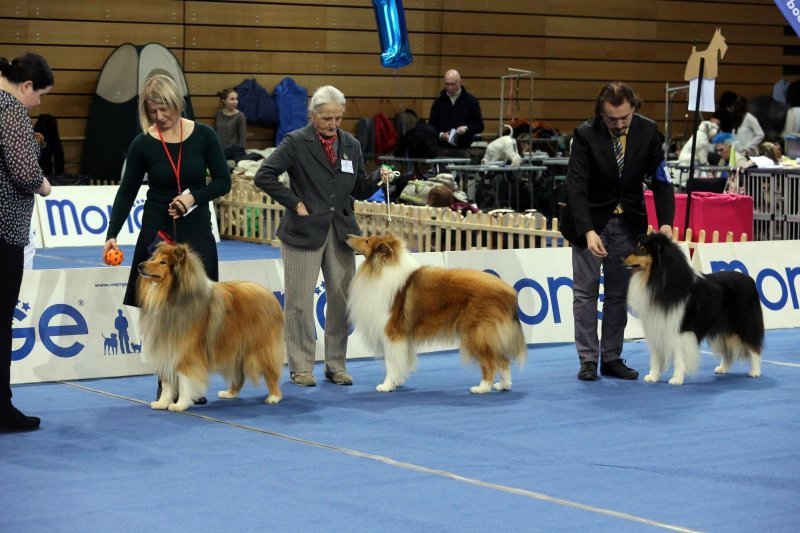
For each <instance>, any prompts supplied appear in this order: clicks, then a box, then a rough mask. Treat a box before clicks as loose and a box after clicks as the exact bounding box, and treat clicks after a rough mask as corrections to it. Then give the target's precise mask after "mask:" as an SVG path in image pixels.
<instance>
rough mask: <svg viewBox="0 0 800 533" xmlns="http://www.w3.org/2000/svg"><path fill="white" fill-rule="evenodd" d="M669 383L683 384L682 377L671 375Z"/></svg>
mask: <svg viewBox="0 0 800 533" xmlns="http://www.w3.org/2000/svg"><path fill="white" fill-rule="evenodd" d="M669 384H670V385H683V378H678V377H675V376H673V377H672V378H670V380H669Z"/></svg>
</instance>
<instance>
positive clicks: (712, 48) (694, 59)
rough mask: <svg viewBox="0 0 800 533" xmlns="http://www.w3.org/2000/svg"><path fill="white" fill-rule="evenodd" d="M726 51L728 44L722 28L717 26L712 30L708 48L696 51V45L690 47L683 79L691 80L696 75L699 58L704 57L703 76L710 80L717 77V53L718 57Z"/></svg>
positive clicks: (722, 55)
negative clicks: (712, 34) (715, 29)
mask: <svg viewBox="0 0 800 533" xmlns="http://www.w3.org/2000/svg"><path fill="white" fill-rule="evenodd" d="M727 51H728V45H727V44H725V37H723V36H722V30H721V29H720V28H717V31H715V32H714V37H712V39H711V43H710V44H709V45H708V48H706V49H705V50H703V51H702V52H698V51H697V47H696V46H693V47H692V55H690V56H689V61H687V62H686V72H684V73H683V79H684V80H686V81H690V80H693V79H695V78H697V77H698V75H699V73H700V58H701V57H702V58H704V59H705V60H706V61H705V67H704V68H703V78H704V79H707V80H710V79H716V78H717V54H718V53H719V58H720V59H722V58H724V57H725V52H727Z"/></svg>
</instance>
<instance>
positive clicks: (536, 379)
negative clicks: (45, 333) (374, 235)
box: [0, 330, 800, 532]
mask: <svg viewBox="0 0 800 533" xmlns="http://www.w3.org/2000/svg"><path fill="white" fill-rule="evenodd" d="M799 337H800V336H799V335H798V332H797V330H776V331H769V332H768V333H767V344H766V350H765V354H764V364H763V370H764V374H763V377H761V378H759V379H751V378H748V377H747V376H746V372H747V368H746V366H745V365H742V364H737V365H735V366H734V367H733V368H732V372H731V374H729V375H726V376H715V375H714V370H713V369H714V366H715V365H716V360H715V359H714V358H713V357H711V356H709V355H706V356H704V358H703V361H702V365H701V369H700V372H699V373H698V374H697V375H696V376H694V377H693V378H690V379H688V380H687V383H686V384H685V385H684V386H682V387H673V386H670V385H668V384H666V383H664V382H662V383H658V384H646V383H644V382H643V381H642V380H641V379H639V380H638V381H632V382H630V381H619V380H613V379H600V380H599V381H597V382H590V383H587V382H581V381H578V380H577V379H576V378H575V373H576V372H577V370H578V362H577V357H576V355H575V352H574V350H575V348H574V345H571V344H568V345H547V346H533V347H531V349H530V356H529V360H528V362H527V364H526V365H525V367H524V368H523V369H521V370H520V369H519V368H514V370H513V371H514V376H513V378H514V390H513V391H511V392H507V393H498V392H493V393H491V394H487V395H483V396H477V395H471V394H470V393H469V387H470V386H471V385H474V384H476V383H477V382H478V380H479V374H480V372H479V369H478V368H477V367H475V366H464V365H462V364H461V361H460V359H459V357H458V355H457V354H456V353H453V352H444V353H437V354H429V355H424V356H422V357H421V359H420V364H419V369H418V371H417V372H416V373H415V374H414V375H412V376H411V378H410V379H409V381H408V382H407V384H406V385H405V386H403V387H401V388H400V389H398V390H397V391H396V392H394V393H388V394H384V393H378V392H375V390H374V387H375V385H376V384H377V383H379V382H380V381H381V380H382V377H383V361H382V360H356V361H351V362H349V363H348V370H349V371H350V372H351V373H352V375H353V377H354V379H355V385H354V386H352V387H338V386H335V385H332V384H330V383H325V382H322V380H321V368H320V367H319V366H318V367H317V369H316V374H317V378H318V379H319V380H320V382H319V384H318V386H317V387H315V388H300V387H296V386H294V385H292V384H291V383H289V382H288V381H287V380H286V376H285V374H284V380H283V393H284V399H283V401H282V402H280V403H279V404H277V405H266V404H264V403H263V399H264V397H265V395H266V390H265V388H264V387H263V385H260V386H258V387H256V386H253V385H248V386H246V387H245V388H244V390H243V391H242V395H241V397H240V398H237V399H234V400H218V399H216V391H217V390H219V389H222V388H224V386H225V385H224V384H223V383H222V381H221V380H220V379H219V378H216V377H215V378H214V380H213V381H212V385H211V388H210V389H209V394H208V397H209V403H208V405H206V406H195V407H193V408H191V409H189V410H188V411H187V412H186V413H184V414H176V413H170V412H161V411H153V410H151V409H150V408H149V407H148V405H147V403H149V401H150V400H151V399H153V396H154V394H155V385H156V384H155V379H154V378H153V377H150V376H144V377H129V378H116V379H103V380H87V381H79V382H69V383H66V382H65V383H50V384H39V385H29V386H20V387H16V388H15V389H14V394H15V402H16V403H17V405H18V406H19V407H20V408H22V409H23V410H24V411H26V412H29V413H30V414H35V415H38V416H41V417H42V419H43V422H42V428H41V429H40V430H39V431H36V432H32V433H25V434H2V435H0V472H2V476H3V479H4V484H3V487H2V489H0V501H2V506H3V511H2V512H1V513H0V531H9V532H29V531H64V532H68V531H76V532H77V531H81V532H86V531H91V532H94V531H98V532H99V531H171V532H173V531H178V532H181V531H187V532H188V531H192V532H203V531H220V530H233V531H286V532H295V531H314V532H323V531H324V532H327V531H342V532H345V531H359V532H360V531H368V532H378V531H402V532H416V531H425V532H430V531H459V532H460V531H490V530H503V531H525V532H528V531H614V532H618V531H652V530H659V529H667V530H672V531H725V532H730V531H734V532H738V531H742V532H751V531H770V532H781V531H787V532H788V531H796V530H797V524H798V523H800V446H799V445H800V409H798V407H799V406H798V403H800V379H798V378H800V354H799V353H798V349H797V346H798V339H799ZM625 357H627V359H628V362H629V364H630V365H631V366H633V367H634V368H637V369H638V370H640V371H646V369H647V368H646V367H647V351H646V346H645V345H644V344H643V343H638V342H630V343H627V344H626V347H625Z"/></svg>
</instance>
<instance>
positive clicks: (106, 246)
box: [103, 239, 119, 266]
mask: <svg viewBox="0 0 800 533" xmlns="http://www.w3.org/2000/svg"><path fill="white" fill-rule="evenodd" d="M112 248H113V249H114V250H119V246H117V239H108V240H107V241H106V243H105V244H104V245H103V263H105V264H107V265H110V266H114V265H111V263H109V262H108V260H107V259H106V254H108V251H109V250H111V249H112Z"/></svg>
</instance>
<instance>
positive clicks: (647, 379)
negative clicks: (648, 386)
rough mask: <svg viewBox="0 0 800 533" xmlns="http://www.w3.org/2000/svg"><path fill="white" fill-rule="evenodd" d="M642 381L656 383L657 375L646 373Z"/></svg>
mask: <svg viewBox="0 0 800 533" xmlns="http://www.w3.org/2000/svg"><path fill="white" fill-rule="evenodd" d="M644 382H645V383H657V382H658V376H657V375H654V374H647V375H646V376H645V377H644Z"/></svg>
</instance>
